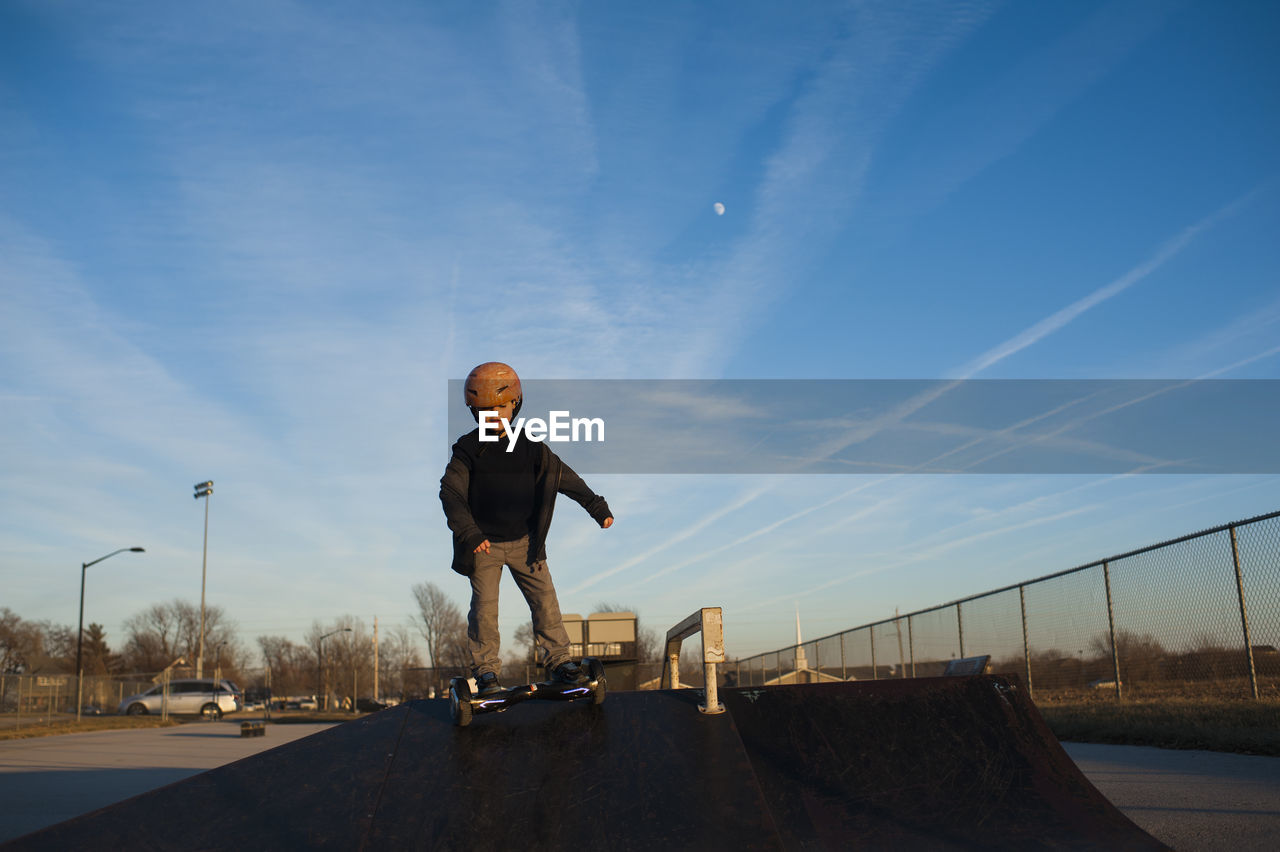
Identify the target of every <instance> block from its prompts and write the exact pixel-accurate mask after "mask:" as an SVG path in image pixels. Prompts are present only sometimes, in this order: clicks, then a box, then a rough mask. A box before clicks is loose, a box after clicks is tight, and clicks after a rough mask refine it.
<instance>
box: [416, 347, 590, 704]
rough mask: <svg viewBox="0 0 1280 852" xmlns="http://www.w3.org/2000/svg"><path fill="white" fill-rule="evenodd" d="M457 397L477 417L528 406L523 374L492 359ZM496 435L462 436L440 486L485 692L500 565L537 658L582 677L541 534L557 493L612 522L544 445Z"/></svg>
mask: <svg viewBox="0 0 1280 852" xmlns="http://www.w3.org/2000/svg"><path fill="white" fill-rule="evenodd" d="M463 396H464V399H465V401H466V404H467V407H468V408H470V409H471V415H472V416H473V417H475V418H476V420H477V421H479V419H480V412H481V411H492V412H496V413H497V416H498V417H499V418H501V419H502V420H506V421H514V420H515V418H516V415H517V414H518V413H519V411H520V405H521V404H522V403H523V402H524V398H523V392H522V390H521V388H520V377H519V376H517V375H516V372H515V370H513V369H511V368H510V367H509V366H507V365H506V364H502V363H499V362H497V361H490V362H488V363H485V364H481V365H480V366H478V367H476V368H475V369H474V370H472V371H471V373H470V374H469V375H468V376H467V381H466V384H465V385H464V387H463ZM498 432H499V434H500V435H501V437H500V439H499V440H498V441H496V442H481V441H480V430H479V429H475V430H473V431H471V432H468V433H467V434H466V435H463V436H462V437H461V438H459V439H458V441H457V443H455V444H454V445H453V457H452V458H451V459H450V460H449V465H448V467H446V468H445V472H444V477H443V478H442V479H441V480H440V502H441V503H443V504H444V514H445V518H446V519H447V520H448V523H449V529H450V530H452V531H453V566H452V567H453V570H454V571H457V572H458V573H459V574H463V575H465V576H467V577H470V578H471V610H470V612H468V614H467V640H468V644H469V645H470V647H471V673H472V675H474V676H475V679H476V686H477V692H478V694H479V695H482V696H483V695H492V694H494V693H495V692H500V691H501V690H502V686H501V685H499V683H498V671H499V669H500V668H501V663H500V661H499V658H498V646H499V641H500V638H501V637H500V634H499V632H498V585H499V583H500V582H501V580H502V567H503V566H504V565H506V566H507V567H509V568H510V569H511V575H512V577H514V578H515V581H516V585H517V586H519V587H520V591H521V593H522V594H524V599H525V601H526V602H528V604H529V612H530V614H531V615H532V616H533V635H534V641H535V643H536V644H537V648H538V655H539V662H540V663H541V664H542V665H543V666H545V667H546V670H547V672H548V674H549V675H550V676H551V677H552V678H555V679H556V680H559V681H562V682H565V683H580V682H582V681H583V680H585V678H586V675H585V674H584V673H583V671H582V669H581V668H580V667H579V666H578V664H577V663H575V662H574V661H573V660H571V659H570V658H569V634H568V633H567V632H566V631H565V629H564V624H563V623H562V621H561V618H560V603H559V601H558V600H557V599H556V590H555V586H554V585H553V584H552V582H551V574H550V572H549V571H548V570H547V552H546V543H547V531H548V530H549V529H550V527H551V513H552V511H553V510H554V508H555V500H556V494H557V493H561V494H567V495H568V496H569V497H572V498H573V499H574V500H576V501H577V502H578V503H579V504H580V505H581V506H582V507H583V508H584V509H586V510H587V512H588V513H589V514H590V515H591V517H592V518H593V519H595V521H596V523H598V524H599V525H600V526H601V527H603V528H604V529H608V528H609V527H611V526H612V525H613V515H612V514H611V513H610V512H609V504H608V503H606V502H605V500H604V498H603V497H601V496H599V495H598V494H595V493H593V492H592V490H591V489H590V488H588V487H587V484H586V483H585V482H583V481H582V479H581V478H580V477H579V476H578V475H577V474H576V473H574V472H573V471H572V470H571V469H570V468H569V466H568V465H567V464H565V463H564V462H562V461H561V460H560V458H559V457H558V456H556V454H555V453H553V452H551V450H549V449H548V448H547V445H546V444H545V443H541V442H534V441H529V440H523V441H516V444H515V447H514V448H512V449H511V452H507V450H508V448H509V443H508V440H509V439H508V438H507V436H506V433H505V431H504V430H501V429H499V430H498Z"/></svg>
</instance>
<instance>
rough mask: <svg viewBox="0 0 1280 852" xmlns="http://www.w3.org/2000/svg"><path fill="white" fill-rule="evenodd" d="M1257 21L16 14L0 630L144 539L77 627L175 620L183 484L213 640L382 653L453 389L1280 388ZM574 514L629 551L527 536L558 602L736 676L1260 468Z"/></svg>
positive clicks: (1033, 572) (584, 526) (723, 479)
mask: <svg viewBox="0 0 1280 852" xmlns="http://www.w3.org/2000/svg"><path fill="white" fill-rule="evenodd" d="M370 6H372V8H370ZM1278 34H1280V11H1277V9H1276V7H1275V5H1274V4H1270V3H1246V2H1240V3H1231V4H1219V3H1207V2H1203V3H1201V2H1186V3H1168V2H1150V3H1146V2H1109V3H1088V2H1080V3H1070V4H1043V3H1003V4H1002V3H984V2H936V3H929V2H915V3H901V2H882V3H853V4H834V3H813V4H805V5H804V7H803V8H802V9H797V8H794V7H787V8H784V7H782V6H780V5H778V4H773V3H748V4H743V3H732V4H727V3H724V4H722V3H700V4H683V3H648V4H643V5H642V6H641V5H633V6H629V7H626V8H623V7H622V5H621V4H528V3H509V4H475V3H448V4H422V3H412V2H400V3H397V2H383V3H378V4H354V3H325V4H299V3H283V2H279V3H235V2H232V3H219V4H179V5H177V6H175V5H174V4H165V3H138V4H131V5H130V6H129V7H128V8H119V7H114V8H110V9H106V8H103V7H102V6H101V4H94V3H75V2H67V3H58V4H48V3H41V2H10V3H6V4H4V5H3V7H0V40H2V42H3V43H2V44H0V462H2V465H3V471H2V473H3V475H2V476H0V587H2V588H3V593H0V605H3V606H7V607H10V608H11V609H13V610H14V611H16V612H17V613H18V614H20V615H21V616H23V617H24V618H29V619H36V620H39V619H51V620H53V621H55V622H59V623H63V624H74V623H75V619H76V606H77V602H78V597H77V596H78V591H79V579H80V578H79V572H78V571H76V570H75V569H76V567H77V566H78V565H79V564H80V563H81V562H84V561H87V560H90V559H93V558H96V557H97V556H100V555H102V554H104V553H107V552H109V551H111V550H114V549H116V548H118V547H127V546H132V545H142V546H144V547H146V548H147V553H146V554H144V555H135V554H123V555H121V556H118V557H115V558H114V559H112V560H110V561H109V562H105V563H103V564H101V565H99V566H95V567H94V568H92V569H90V577H89V592H88V602H87V605H86V620H87V621H98V622H100V623H102V624H104V625H105V627H106V629H107V635H108V639H109V640H110V639H112V638H113V637H114V638H115V640H116V641H117V642H119V641H122V640H123V622H124V621H125V619H126V618H128V617H129V616H130V615H132V614H133V613H136V612H138V611H140V610H141V609H143V608H145V607H146V606H148V605H150V604H152V603H157V602H163V601H169V600H172V599H174V598H179V597H180V598H185V599H187V600H191V601H198V599H199V593H200V555H201V541H202V531H203V510H202V509H203V507H202V506H201V505H200V504H199V503H197V502H196V501H194V500H192V498H191V496H190V494H191V486H192V485H193V484H194V483H196V482H200V481H203V480H205V479H213V480H214V481H215V482H216V483H217V484H216V489H215V495H214V497H213V503H212V506H211V512H210V528H209V600H210V601H211V602H212V603H215V604H218V605H220V606H222V607H223V608H224V609H225V610H226V611H227V614H228V615H229V616H230V617H231V618H232V619H233V620H235V621H236V622H238V623H239V625H240V628H241V637H242V639H243V640H244V642H245V644H246V646H251V645H252V643H253V639H254V637H256V636H258V635H262V634H283V635H286V636H290V637H291V638H294V639H298V640H300V639H301V638H302V636H303V635H304V634H305V633H306V631H307V630H308V629H309V628H310V627H311V625H312V624H313V623H314V622H317V621H319V622H321V623H325V622H331V621H333V620H334V619H336V618H338V617H340V616H343V615H348V614H350V615H355V616H358V617H360V618H362V619H364V620H365V621H366V623H372V620H373V617H374V616H375V615H376V616H378V618H379V623H380V625H383V626H384V627H385V626H391V625H396V624H401V623H404V621H405V620H406V619H407V617H408V616H409V614H410V613H411V612H412V608H413V599H412V596H411V593H410V587H411V586H412V585H413V584H414V583H416V582H420V581H423V580H431V581H434V582H436V583H438V584H439V585H441V586H442V587H444V588H445V589H446V590H447V591H449V592H450V593H451V594H453V595H454V597H455V600H457V602H458V603H459V604H460V605H462V606H465V603H466V594H467V590H466V585H465V582H464V581H462V580H461V579H460V578H458V577H457V576H456V575H454V574H452V573H451V572H450V571H449V570H448V561H449V558H448V550H449V537H448V534H447V531H446V529H445V526H444V521H443V516H442V513H441V511H440V506H439V502H438V499H437V490H438V481H439V477H440V474H441V472H442V470H443V466H444V463H445V461H447V447H448V443H449V439H450V437H451V436H449V435H448V434H447V426H446V419H447V403H448V399H447V391H448V385H447V382H448V380H449V379H459V378H461V377H463V376H464V375H465V374H466V372H467V371H468V370H469V369H470V368H471V367H472V366H474V365H475V364H476V363H479V362H481V361H487V360H503V361H507V362H509V363H511V364H512V365H514V366H515V367H516V369H517V370H519V371H520V373H521V374H522V375H524V376H525V377H527V378H540V379H677V378H679V379H690V378H691V379H720V378H728V379H773V378H797V379H879V378H923V379H940V378H1022V379H1025V378H1032V379H1040V378H1073V379H1076V378H1078V379H1135V378H1137V379H1146V378H1173V379H1193V378H1203V377H1214V378H1231V379H1252V378H1280V286H1277V271H1278V270H1280V243H1278V242H1277V241H1276V239H1275V234H1276V233H1277V230H1278V228H1277V226H1278V225H1280V168H1278V166H1280V157H1277V154H1276V152H1277V151H1280V60H1277V58H1276V52H1275V50H1274V45H1275V44H1276V39H1277V35H1278ZM717 202H719V203H721V204H723V205H724V213H723V215H717V213H716V212H715V210H714V209H713V205H714V204H715V203H717ZM726 416H727V417H729V416H732V411H728V412H726ZM833 437H834V438H835V439H837V440H838V438H839V436H833ZM564 456H565V458H566V460H567V461H569V462H570V463H571V464H572V462H573V457H572V452H571V450H565V452H564ZM591 484H592V486H593V487H595V488H596V490H597V491H599V492H601V493H603V494H604V495H605V496H606V497H607V498H608V499H609V501H610V504H611V506H612V507H613V509H614V511H615V514H616V515H617V518H618V522H617V524H616V525H615V526H614V527H613V528H612V529H610V530H608V531H607V532H602V531H601V530H599V529H598V528H596V527H595V526H594V524H592V523H591V521H590V520H589V518H588V517H587V516H586V515H585V513H582V512H579V511H577V509H576V507H574V506H572V504H566V505H565V506H562V507H561V508H560V511H559V512H558V513H557V519H556V525H555V528H554V530H553V534H552V540H551V543H550V559H551V566H552V570H553V572H554V576H555V578H556V581H557V585H558V587H559V589H560V594H561V605H562V608H563V609H564V610H565V611H566V612H579V613H587V612H590V611H591V610H592V609H593V607H594V605H595V604H597V603H600V602H601V601H617V602H622V603H626V604H629V605H632V606H634V607H635V608H637V609H638V610H639V612H640V614H641V616H642V618H643V619H644V620H645V622H646V623H648V624H649V625H650V626H653V627H656V628H663V629H665V627H667V626H670V625H671V624H674V623H675V622H676V621H678V620H680V619H681V618H682V617H683V616H685V615H687V614H688V613H689V612H692V611H693V610H694V609H696V608H697V607H699V606H706V605H720V606H723V607H724V609H725V632H726V639H727V642H728V644H729V650H730V652H731V653H734V654H738V655H747V654H751V653H755V652H758V651H764V650H769V649H772V648H774V647H777V646H779V645H782V644H785V643H787V642H789V641H791V639H792V638H793V637H794V630H795V611H796V609H797V607H798V608H799V611H800V614H801V618H802V622H803V625H804V630H805V634H806V638H809V637H813V636H817V635H821V634H825V633H830V632H834V631H836V630H839V629H842V628H845V627H850V626H854V625H857V624H862V623H865V622H867V621H871V620H875V619H878V618H882V617H884V616H886V615H889V614H892V612H893V610H894V608H901V609H902V611H904V612H905V611H908V610H911V609H916V608H921V607H925V606H929V605H931V604H935V603H941V602H944V601H947V600H952V599H954V598H957V597H961V596H964V595H967V594H970V593H974V592H978V591H982V590H985V589H990V588H995V587H998V586H1002V585H1005V584H1007V583H1010V582H1016V581H1018V580H1022V579H1026V578H1029V577H1034V576H1038V575H1041V574H1044V573H1049V572H1051V571H1055V570H1059V569H1062V568H1067V567H1071V566H1073V565H1077V564H1081V563H1085V562H1089V561H1092V560H1094V559H1097V558H1101V557H1103V556H1107V555H1110V554H1113V553H1116V552H1120V551H1124V550H1128V549H1131V548H1134V547H1138V546H1142V545H1146V544H1150V543H1153V542H1155V541H1158V540H1161V539H1163V538H1167V537H1171V536H1175V535H1179V534H1182V533H1185V532H1189V531H1192V530H1194V529H1199V528H1203V527H1206V526H1211V525H1214V524H1218V523H1224V522H1227V521H1230V520H1235V519H1237V518H1242V517H1246V516H1249V515H1253V514H1258V513H1262V512H1266V511H1271V510H1274V509H1276V508H1280V478H1277V477H1276V476H1275V475H1266V474H1257V475H1232V476H1173V475H1167V476H1160V475H1135V476H1124V475H1108V476H1083V475H1082V476H1063V475H1057V476H1055V475H1034V474H1027V475H1021V476H985V475H982V476H980V475H956V476H924V475H918V476H899V477H888V476H834V475H831V476H817V475H810V476H784V475H774V476H727V475H704V476H680V475H648V476H640V475H621V474H611V475H599V476H593V477H591ZM526 618H527V612H526V611H525V609H524V605H523V602H522V601H521V600H520V598H519V595H518V593H517V592H516V590H515V588H514V586H513V585H512V584H510V582H509V581H508V582H507V584H506V585H504V589H503V607H502V624H503V627H504V631H505V632H506V634H507V635H508V636H510V634H511V632H513V631H514V629H515V627H516V626H518V625H519V624H520V623H521V622H522V621H523V620H525V619H526Z"/></svg>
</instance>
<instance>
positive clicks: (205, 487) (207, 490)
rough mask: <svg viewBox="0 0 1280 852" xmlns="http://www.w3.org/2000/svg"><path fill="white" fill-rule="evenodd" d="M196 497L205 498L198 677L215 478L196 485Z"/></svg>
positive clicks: (199, 675) (201, 664) (198, 661)
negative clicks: (211, 498)
mask: <svg viewBox="0 0 1280 852" xmlns="http://www.w3.org/2000/svg"><path fill="white" fill-rule="evenodd" d="M195 489H196V493H195V495H194V496H195V499H197V500H199V499H200V498H201V497H203V498H204V555H203V556H202V557H201V560H200V654H199V656H197V657H196V677H197V678H202V677H204V580H205V577H206V576H207V575H208V573H209V495H211V494H213V480H212V479H210V480H209V481H208V482H199V483H196V485H195Z"/></svg>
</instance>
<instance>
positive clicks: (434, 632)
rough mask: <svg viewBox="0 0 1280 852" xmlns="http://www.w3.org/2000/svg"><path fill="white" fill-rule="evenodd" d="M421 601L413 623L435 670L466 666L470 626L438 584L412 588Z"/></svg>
mask: <svg viewBox="0 0 1280 852" xmlns="http://www.w3.org/2000/svg"><path fill="white" fill-rule="evenodd" d="M413 597H414V599H415V600H417V602H418V615H417V617H416V618H415V619H414V623H415V624H416V626H417V628H418V632H419V633H421V634H422V638H423V639H424V640H426V643H427V660H428V662H429V663H430V665H431V666H432V667H433V668H441V667H443V666H455V665H466V659H467V658H466V656H465V653H464V652H465V650H466V648H467V623H466V621H465V620H464V619H463V617H462V611H461V610H459V609H458V606H457V604H455V603H454V602H453V601H451V600H449V598H448V596H447V595H445V593H444V592H443V591H442V590H441V589H440V587H439V586H437V585H436V584H435V583H418V584H416V585H415V586H414V587H413Z"/></svg>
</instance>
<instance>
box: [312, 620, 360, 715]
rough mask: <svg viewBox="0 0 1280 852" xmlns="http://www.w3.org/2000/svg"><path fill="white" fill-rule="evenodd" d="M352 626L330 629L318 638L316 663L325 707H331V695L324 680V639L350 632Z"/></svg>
mask: <svg viewBox="0 0 1280 852" xmlns="http://www.w3.org/2000/svg"><path fill="white" fill-rule="evenodd" d="M350 632H351V628H350V627H339V628H338V629H337V630H330V631H329V632H328V633H326V634H324V635H323V636H321V637H320V638H319V639H317V640H316V665H317V666H318V667H319V669H320V673H319V674H320V677H319V678H318V681H319V686H320V694H321V695H323V696H324V709H325V710H328V709H329V695H328V693H327V691H326V687H325V682H324V640H326V639H328V638H329V637H330V636H333V635H334V634H335V633H350Z"/></svg>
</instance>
